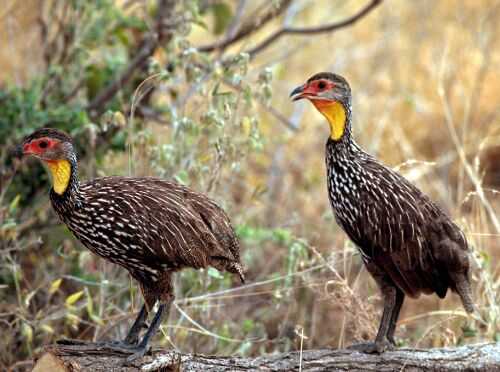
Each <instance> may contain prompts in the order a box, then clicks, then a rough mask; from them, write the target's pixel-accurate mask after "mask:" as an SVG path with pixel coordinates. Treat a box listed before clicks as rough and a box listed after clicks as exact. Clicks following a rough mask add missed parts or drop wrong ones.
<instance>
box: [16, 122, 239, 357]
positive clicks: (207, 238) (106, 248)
mask: <svg viewBox="0 0 500 372" xmlns="http://www.w3.org/2000/svg"><path fill="white" fill-rule="evenodd" d="M17 154H18V156H23V155H24V156H27V155H30V156H34V157H36V158H38V159H40V160H41V161H42V162H43V163H45V165H46V166H47V168H48V170H49V172H50V174H51V176H52V177H51V178H52V182H53V185H52V189H51V191H50V200H51V202H52V206H53V208H54V210H55V212H56V213H57V215H58V216H59V218H60V219H61V221H62V222H64V223H65V224H66V226H68V228H69V229H70V230H71V232H72V233H73V234H74V235H75V237H76V238H77V239H78V240H80V241H81V242H82V243H83V245H85V246H86V247H87V248H88V249H89V250H90V251H92V252H93V253H95V254H97V255H98V256H101V257H103V258H105V259H106V260H108V261H111V262H113V263H115V264H118V265H120V266H122V267H124V268H125V269H127V270H128V272H129V273H130V275H131V276H132V277H133V278H134V279H135V280H137V281H138V282H139V285H140V288H141V292H142V295H143V297H144V305H143V307H142V309H141V310H140V312H139V314H138V316H137V319H136V320H135V322H134V323H133V325H132V327H131V328H130V330H129V332H128V335H127V336H126V338H125V339H124V340H123V341H111V342H101V343H99V345H101V346H102V345H105V346H106V347H109V348H111V349H113V350H117V351H119V352H123V353H126V354H131V355H129V357H128V360H129V361H132V360H134V359H137V358H140V357H142V356H143V355H144V354H145V353H146V351H147V350H148V344H149V341H150V339H151V337H152V336H153V335H154V334H155V333H156V331H157V330H158V327H159V326H160V323H161V320H162V318H164V317H167V316H168V312H169V308H170V305H171V303H172V301H173V299H174V293H173V290H172V274H173V273H174V272H176V271H178V270H180V269H182V268H185V267H192V268H196V269H200V268H205V267H208V266H213V267H215V268H217V269H218V270H221V271H223V270H225V271H228V272H231V273H235V274H238V275H239V277H240V279H241V281H242V282H243V281H244V274H243V267H242V265H241V263H240V254H239V244H238V240H237V238H236V236H235V233H234V231H233V228H232V227H231V223H230V221H229V218H228V217H227V215H226V214H225V213H224V211H223V210H222V209H221V208H220V207H219V206H218V205H217V204H216V203H215V202H214V201H213V200H211V199H209V198H208V197H207V196H205V195H203V194H200V193H197V192H195V191H193V190H191V189H189V188H187V187H185V186H182V185H179V184H177V183H174V182H168V181H165V180H163V179H159V178H152V177H141V178H134V177H103V178H96V179H93V180H91V181H87V182H82V183H80V182H79V180H78V172H77V157H76V153H75V148H74V146H73V141H72V139H71V137H69V136H68V135H67V134H66V133H64V132H61V131H59V130H56V129H50V128H42V129H39V130H37V131H35V132H34V133H33V134H31V135H29V136H27V137H26V138H25V139H24V140H23V142H22V143H21V144H20V145H19V146H18V147H17ZM157 302H159V307H158V310H157V312H156V314H155V316H154V318H153V320H152V322H151V324H150V326H149V327H148V328H147V331H146V333H145V335H144V336H143V338H142V339H141V340H140V339H139V336H140V331H141V329H142V328H145V327H146V320H147V317H148V313H149V312H150V311H151V310H152V309H153V307H154V306H155V304H156V303H157ZM82 343H84V342H82Z"/></svg>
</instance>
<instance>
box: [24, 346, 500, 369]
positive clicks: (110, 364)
mask: <svg viewBox="0 0 500 372" xmlns="http://www.w3.org/2000/svg"><path fill="white" fill-rule="evenodd" d="M124 361H125V356H123V355H118V354H113V353H110V352H109V351H108V352H106V351H103V350H96V349H95V348H94V349H91V348H90V347H86V346H78V347H75V346H65V345H52V346H48V347H47V348H46V350H45V351H44V352H43V353H42V354H41V356H40V357H39V358H38V360H37V361H36V364H35V368H34V369H33V371H34V372H40V371H50V372H76V371H78V372H87V371H89V372H90V371H93V372H100V371H129V372H132V371H149V372H153V371H162V372H166V371H183V372H191V371H213V372H215V371H216V372H220V371H232V372H233V371H268V372H271V371H300V370H302V371H332V372H335V371H353V372H356V371H377V372H386V371H387V372H388V371H405V372H417V371H431V372H432V371H436V372H437V371H439V372H449V371H468V372H483V371H484V372H486V371H487V372H495V371H500V343H486V344H477V345H469V346H461V347H457V348H440V349H427V350H426V349H398V350H395V351H389V352H386V353H384V354H382V355H368V354H361V353H359V352H356V351H351V350H326V349H323V350H306V351H304V352H303V353H302V357H301V354H300V352H298V351H294V352H289V353H284V354H276V355H266V356H261V357H257V358H243V357H237V356H234V357H228V356H205V355H194V354H182V353H177V352H173V351H162V350H154V351H153V352H152V353H151V355H147V356H145V357H144V358H143V359H141V360H138V361H136V362H134V363H133V364H132V365H130V366H124Z"/></svg>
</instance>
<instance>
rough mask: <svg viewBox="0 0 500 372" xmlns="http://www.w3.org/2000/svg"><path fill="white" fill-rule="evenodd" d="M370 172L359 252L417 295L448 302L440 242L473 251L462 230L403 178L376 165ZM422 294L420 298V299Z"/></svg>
mask: <svg viewBox="0 0 500 372" xmlns="http://www.w3.org/2000/svg"><path fill="white" fill-rule="evenodd" d="M365 169H367V171H368V172H370V173H371V174H373V175H374V177H373V178H372V179H371V180H372V182H371V183H370V187H367V188H365V189H364V190H363V191H362V197H361V199H362V200H361V205H362V206H363V208H361V211H360V213H361V220H362V221H364V222H365V223H364V224H358V225H360V227H359V230H360V231H357V232H356V231H353V234H354V235H356V236H357V239H358V242H357V244H358V246H359V247H360V248H361V249H362V251H363V253H364V254H365V255H366V256H368V257H370V258H374V259H378V260H379V261H380V264H381V265H383V266H384V269H385V270H386V271H387V272H388V273H389V274H390V276H391V278H392V279H393V280H394V281H396V282H397V283H398V284H400V286H401V287H403V288H407V289H408V293H409V294H411V293H412V290H416V289H420V290H424V291H425V290H431V289H432V290H433V291H436V292H437V293H438V295H442V296H444V295H445V293H446V289H447V287H448V284H447V283H448V279H447V277H446V273H443V272H442V269H443V268H444V267H442V265H441V263H442V262H441V261H442V260H441V259H438V256H439V250H440V249H441V246H440V242H441V241H443V240H446V239H451V240H453V241H456V242H457V247H459V249H467V243H466V241H465V238H464V236H463V234H462V233H461V231H460V229H459V228H458V227H457V226H456V225H455V224H454V223H453V222H452V221H451V220H450V218H449V217H448V216H447V215H446V214H445V213H444V212H443V211H442V210H441V209H440V208H439V207H438V206H437V205H436V204H435V203H433V202H432V201H431V200H430V199H429V198H428V197H427V196H426V195H425V194H423V193H422V192H421V191H420V190H419V189H417V188H416V187H415V186H414V185H412V184H411V183H410V182H408V181H407V180H406V179H405V178H404V177H402V176H401V175H400V174H398V173H397V172H395V171H393V170H391V169H389V168H386V167H384V166H383V165H381V164H380V163H378V162H376V161H372V162H367V164H366V165H365ZM415 294H417V293H415Z"/></svg>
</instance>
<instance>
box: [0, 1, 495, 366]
mask: <svg viewBox="0 0 500 372" xmlns="http://www.w3.org/2000/svg"><path fill="white" fill-rule="evenodd" d="M298 3H299V4H300V6H303V7H304V10H302V11H301V12H300V13H299V15H298V16H297V17H296V19H293V21H294V22H296V23H303V24H317V23H320V22H325V21H329V20H331V18H332V17H335V18H338V19H341V18H343V16H345V15H346V14H351V13H352V12H353V10H355V9H358V8H359V7H360V6H361V5H362V4H363V3H364V2H363V1H342V2H331V1H327V0H321V1H319V0H318V1H315V2H314V5H311V3H312V2H311V3H309V2H305V1H302V2H300V1H299V2H298ZM289 17H292V15H289ZM4 21H5V20H4V19H2V22H4ZM275 26H276V25H270V26H269V28H272V27H275ZM499 28H500V3H499V2H498V1H490V0H486V1H481V2H477V1H472V0H470V1H465V0H463V1H451V0H450V1H440V2H435V1H431V0H424V1H418V2H410V1H393V2H391V3H390V4H389V2H387V3H385V4H383V5H382V6H381V7H380V8H379V9H378V10H377V11H376V12H374V13H373V14H372V15H370V16H369V17H367V18H366V19H365V20H363V21H362V22H360V23H359V24H357V25H355V26H354V27H352V28H349V29H345V30H343V31H340V32H338V33H335V34H333V35H326V36H315V37H308V38H293V39H292V38H288V39H284V40H281V41H280V42H279V43H277V44H276V45H275V46H274V47H273V48H270V49H269V50H268V51H266V52H265V53H264V54H262V55H260V56H259V57H258V58H257V59H256V60H255V61H254V62H253V67H254V68H255V69H256V70H255V71H258V70H259V69H260V68H261V67H263V66H268V67H270V68H271V69H272V70H273V72H274V76H275V80H274V85H273V92H274V95H273V99H272V106H273V107H274V108H276V109H277V110H279V111H281V112H283V113H285V115H287V116H288V117H289V118H291V120H293V121H295V122H297V123H300V128H299V130H297V131H296V132H292V131H290V130H289V129H287V128H286V127H284V126H283V125H282V124H281V123H278V122H277V121H276V120H275V118H274V117H273V116H272V115H270V114H269V113H268V111H267V110H265V109H262V110H261V124H260V125H261V129H262V132H263V133H264V134H265V141H266V144H265V148H264V151H263V152H261V153H256V154H255V156H253V157H251V158H250V159H249V160H248V162H249V164H248V166H247V167H246V168H245V172H244V173H241V174H240V175H239V176H238V178H237V179H234V178H231V175H230V174H224V175H223V178H222V179H221V181H220V183H221V185H222V186H221V190H223V191H224V193H223V196H220V195H219V200H222V199H224V200H225V204H226V205H227V206H228V208H229V213H230V215H232V216H234V217H233V219H235V223H236V224H241V223H243V222H245V223H247V224H254V225H256V226H266V227H273V228H275V227H283V228H287V229H291V231H293V235H294V236H296V237H301V238H302V239H303V241H301V244H302V247H303V249H302V250H301V251H299V252H298V253H297V252H295V253H294V252H292V251H291V249H287V248H286V247H284V246H283V245H280V244H279V243H276V242H273V241H259V242H254V243H252V242H251V241H247V242H246V244H245V246H244V250H245V253H244V259H245V260H246V263H247V266H248V267H249V273H248V278H249V284H247V285H245V286H242V287H237V288H233V289H229V290H222V291H219V290H218V287H217V286H218V284H217V281H216V280H215V281H212V280H207V278H208V276H207V273H203V274H201V275H200V276H199V277H198V276H196V275H197V274H195V273H193V274H192V277H189V278H190V279H192V278H195V279H193V280H195V281H196V282H197V283H198V285H197V288H196V293H190V292H189V291H188V290H186V289H185V288H184V289H183V290H182V293H184V297H180V298H178V299H177V302H176V306H175V310H174V311H173V312H172V316H171V319H170V321H169V322H168V325H167V322H165V324H164V326H163V333H164V336H165V337H163V338H162V340H161V341H160V342H162V343H164V344H165V345H169V344H170V345H172V346H175V347H178V348H180V349H182V350H185V351H194V352H208V353H220V354H223V353H235V352H241V353H245V354H253V355H256V354H259V353H262V352H270V351H275V350H287V349H290V348H296V349H302V348H314V347H342V346H344V345H346V344H349V343H352V342H353V341H354V340H360V339H366V338H371V337H373V336H374V334H375V332H376V327H377V326H378V321H379V313H380V310H381V307H380V299H379V294H378V290H377V288H376V286H375V284H374V283H373V281H372V280H371V279H370V277H369V275H368V274H367V273H366V271H365V270H364V269H363V268H362V265H361V261H360V259H359V256H358V255H357V254H356V251H355V248H354V247H353V245H352V244H351V243H350V242H348V241H347V240H346V238H345V236H344V234H343V233H342V232H341V231H340V229H339V228H338V227H337V226H336V225H335V223H334V221H333V219H332V216H331V212H330V207H329V204H328V200H327V194H326V187H325V186H326V183H325V169H324V154H323V146H324V142H325V140H326V136H327V126H326V125H325V123H324V122H323V118H322V117H321V116H320V115H318V114H317V113H315V112H314V111H313V109H312V108H311V107H309V106H308V105H307V104H305V105H304V106H303V105H302V104H298V105H293V104H292V103H291V102H290V101H289V99H288V93H289V92H290V91H291V89H292V88H294V87H295V86H296V85H298V84H301V83H302V82H303V81H304V80H305V79H306V78H307V77H308V76H310V75H312V74H313V73H315V72H318V71H320V70H330V71H335V72H337V73H340V74H342V75H344V76H346V77H347V78H348V79H349V81H350V83H351V87H352V89H353V94H354V120H355V129H354V132H355V136H356V138H357V141H358V142H359V143H360V144H362V146H363V147H364V148H366V149H367V150H369V151H370V152H371V153H373V154H376V155H377V156H378V157H379V158H380V159H382V160H383V161H384V162H385V163H386V164H389V165H391V166H393V167H398V169H399V170H400V171H401V172H402V173H403V174H405V175H406V176H407V177H408V178H410V179H411V180H412V181H413V182H415V183H416V184H417V185H418V186H419V187H420V188H421V189H423V190H424V191H425V192H426V193H428V194H430V195H431V197H432V198H433V199H434V200H436V201H438V202H439V203H440V204H441V205H443V206H444V207H445V209H446V210H447V211H448V212H449V213H450V215H451V216H452V217H453V219H454V220H455V221H457V223H458V224H459V225H460V226H462V228H463V229H464V231H465V232H466V234H467V237H468V239H469V241H470V243H471V245H472V246H473V252H472V257H473V262H474V270H473V285H474V288H475V299H476V303H477V305H478V307H479V309H480V311H479V313H478V314H474V315H473V316H472V317H469V318H467V317H466V316H465V313H464V311H463V310H462V309H461V307H460V304H459V301H458V298H457V297H456V296H455V295H448V296H447V298H446V299H445V300H444V301H440V300H438V299H437V298H436V297H435V296H432V297H431V296H424V297H421V298H420V299H418V300H417V301H414V300H408V301H407V302H406V303H405V305H404V307H403V311H402V316H401V318H400V326H399V328H398V331H397V336H398V337H399V338H400V339H401V342H402V343H403V344H410V345H418V346H422V347H428V346H441V345H456V344H458V343H463V342H474V341H478V340H498V339H500V307H499V297H500V294H499V288H500V266H499V265H498V264H497V262H498V259H499V258H500V254H499V247H500V238H499V237H500V223H499V220H500V215H499V213H498V211H499V210H500V191H499V190H500V176H499V175H500V165H499V164H500V161H499V159H500V158H499V156H500V146H499V145H498V144H499V143H500V142H499V140H500V117H499V115H500V108H499V106H498V99H497V97H498V96H499V95H500V91H499V89H500V88H499V87H500V74H499V73H498V71H500V40H499V38H498V35H499V32H500V29H499ZM266 30H267V31H268V29H267V28H266V29H265V30H264V32H263V33H262V34H260V35H256V37H255V39H256V40H257V39H259V38H262V37H263V34H264V33H265V32H266ZM198 37H201V36H198V35H197V34H196V33H195V34H194V35H193V39H194V40H196V39H197V38H198ZM26 40H29V38H28V39H23V38H22V37H20V36H19V35H18V37H16V38H15V39H13V40H9V41H8V43H7V44H9V45H12V44H14V45H15V46H16V49H17V52H16V53H15V54H16V55H21V57H19V56H17V57H16V58H20V59H22V58H24V55H23V54H22V53H23V50H25V49H24V46H23V45H24V44H23V43H26V42H27V41H26ZM17 46H19V47H17ZM0 58H1V60H0V66H2V70H3V71H4V74H5V75H7V76H8V75H10V74H9V73H8V72H6V71H9V69H10V71H14V70H16V69H17V68H18V67H16V68H14V67H12V66H10V64H9V60H11V59H12V58H14V57H12V56H10V57H9V58H5V56H1V57H0ZM27 68H28V67H27ZM28 70H29V68H28ZM188 107H189V106H188ZM193 110H194V108H193ZM150 125H151V128H152V130H154V131H157V133H163V132H162V131H163V129H161V130H160V129H157V127H156V126H155V124H154V123H151V124H150ZM126 161H127V159H114V162H113V166H119V164H122V165H123V164H125V163H126ZM138 161H139V162H140V161H141V160H140V159H139V160H138ZM123 169H125V168H122V169H121V170H120V171H115V172H114V173H116V172H121V171H122V170H123ZM108 171H111V170H110V169H105V172H108ZM224 185H225V186H224ZM258 190H265V191H264V192H260V193H259V192H257V191H258ZM256 195H257V196H256ZM42 198H46V196H42ZM25 217H26V218H27V217H28V216H25ZM63 231H64V230H62V229H61V230H60V233H61V234H64V232H63ZM67 238H68V240H67V241H66V243H65V244H66V246H64V247H62V252H64V254H65V255H63V256H62V257H61V256H60V255H59V256H54V257H53V258H51V259H50V261H49V262H44V263H43V264H42V263H41V264H40V265H41V267H42V268H43V271H42V272H40V268H34V267H26V266H24V267H22V269H23V270H25V271H26V272H27V273H30V274H28V275H27V276H24V277H23V280H22V281H21V282H19V283H15V285H16V286H18V290H17V299H13V298H9V300H10V301H12V302H10V303H6V304H3V305H2V314H0V316H2V317H4V319H7V317H5V314H8V313H16V314H18V316H19V318H20V319H21V320H19V319H17V320H12V318H8V319H10V320H9V322H8V323H9V324H8V326H9V327H11V326H12V323H11V322H15V321H23V319H24V320H25V321H26V324H33V325H36V326H37V327H42V328H43V327H45V329H46V332H45V333H44V332H37V337H36V342H34V343H32V344H30V345H32V346H34V347H35V348H36V347H39V346H40V345H42V344H44V343H46V342H49V341H51V340H53V339H54V338H56V336H61V334H60V333H61V332H62V333H63V334H64V336H68V337H70V336H79V337H103V336H113V335H117V334H119V333H121V334H123V332H124V330H125V328H126V326H127V324H128V323H127V321H130V320H131V317H132V315H130V314H129V312H130V310H132V309H133V310H137V309H138V307H139V304H140V302H139V301H140V300H139V297H138V295H137V290H136V289H134V288H135V284H131V285H130V286H128V285H125V284H124V283H128V279H127V275H125V273H123V272H121V270H119V269H117V268H114V267H112V266H111V265H108V264H106V263H103V262H102V261H100V260H96V259H94V258H92V257H90V255H88V254H85V253H84V254H79V253H78V252H77V251H75V250H74V249H72V246H73V244H74V242H73V241H72V240H71V239H70V237H69V235H68V237H67ZM306 242H307V243H306ZM28 243H29V244H28ZM30 244H31V245H30ZM39 249H42V250H41V251H40V250H39ZM51 250H53V248H52V247H50V242H46V243H45V244H43V246H41V247H40V248H38V243H37V242H36V241H30V242H26V246H25V247H24V248H23V250H22V252H21V253H22V254H23V255H26V256H32V255H38V254H40V255H41V256H43V257H51V256H50V254H48V253H47V252H50V251H51ZM291 254H294V255H295V256H294V257H295V263H296V265H294V266H288V267H287V264H286V262H287V260H289V259H290V255H291ZM32 258H33V257H32ZM76 261H78V262H76ZM23 262H36V260H32V261H30V260H28V259H25V260H23ZM75 264H78V265H79V267H81V268H82V269H83V271H87V272H89V273H92V275H93V277H94V279H95V283H93V284H92V283H90V284H89V283H85V282H82V281H81V279H75V278H73V277H71V276H68V275H67V274H64V273H65V272H66V273H67V272H69V271H70V270H69V269H70V267H71V266H72V265H75ZM290 267H292V268H293V270H292V271H290ZM19 269H20V267H18V266H16V265H15V264H14V263H13V266H12V270H19ZM35 269H37V270H35ZM65 270H67V271H65ZM54 273H56V274H54ZM60 275H63V276H62V277H63V278H64V279H63V282H62V284H61V288H60V289H58V290H53V291H51V290H50V289H47V288H49V286H50V285H51V283H52V284H53V283H54V280H56V279H58V278H60ZM188 275H191V274H188ZM103 278H107V279H108V280H109V282H108V283H105V282H99V281H100V280H102V279H103ZM185 278H186V276H185V277H184V279H185ZM208 279H209V278H208ZM207 283H209V284H207ZM178 287H182V283H181V282H180V281H179V283H178ZM221 288H222V287H221ZM4 290H5V289H4V288H0V296H1V291H4ZM79 291H83V292H82V297H81V298H80V299H79V300H78V301H75V303H74V304H68V300H67V297H65V296H63V295H62V294H61V293H62V292H63V293H66V294H67V293H74V292H79ZM204 291H209V292H210V293H209V294H206V295H203V294H202V293H204ZM35 300H36V301H35ZM2 301H3V300H2ZM65 301H66V304H65ZM32 302H36V306H35V307H34V308H30V306H31V303H32ZM89 302H91V303H92V306H93V312H94V313H95V314H96V319H99V321H97V320H96V319H90V318H89V317H88V316H87V315H84V311H83V310H82V308H84V307H86V306H87V307H88V306H89ZM33 306H34V305H33ZM23 317H24V318H23ZM1 319H2V318H0V321H1ZM62 319H64V322H62V323H64V324H65V327H58V328H57V334H53V331H54V330H53V329H51V325H52V324H54V323H57V322H58V320H59V323H57V324H58V325H59V326H60V324H61V320H62ZM118 321H119V322H120V323H119V326H118V327H115V328H113V329H109V328H108V324H113V323H116V322H118ZM77 323H83V324H88V325H89V327H87V328H85V327H83V328H84V329H86V332H91V334H88V333H84V334H82V327H81V326H79V327H77V326H76V324H77ZM2 327H3V326H2ZM22 329H24V328H22ZM214 330H216V331H214ZM26 332H33V331H32V330H31V331H30V330H28V328H26ZM9 337H11V338H9ZM18 339H19V335H14V334H10V335H8V336H7V338H4V339H3V340H2V341H0V346H3V345H1V343H2V342H6V343H7V344H9V343H11V342H14V341H15V340H18ZM1 349H4V350H12V345H10V346H9V347H7V346H4V347H1ZM1 358H2V359H3V360H4V363H5V364H8V365H10V364H12V363H14V362H15V360H13V359H12V358H11V357H9V356H6V355H2V356H1Z"/></svg>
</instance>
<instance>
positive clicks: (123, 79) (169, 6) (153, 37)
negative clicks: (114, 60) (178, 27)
mask: <svg viewBox="0 0 500 372" xmlns="http://www.w3.org/2000/svg"><path fill="white" fill-rule="evenodd" d="M174 5H175V1H173V0H158V14H157V17H156V26H155V30H153V32H151V33H150V35H148V36H146V37H145V38H144V39H143V40H142V42H141V43H140V45H139V46H138V48H137V49H138V50H139V51H138V52H137V54H136V55H135V57H134V58H133V59H132V60H131V61H130V64H129V65H128V66H127V67H126V68H125V70H123V71H122V73H121V74H120V75H119V76H118V77H117V78H116V79H115V80H114V81H113V82H111V83H110V84H109V85H108V86H107V87H105V88H104V89H103V90H102V91H101V92H100V93H99V94H98V95H97V96H96V97H95V98H94V99H93V100H92V102H90V104H89V105H88V107H87V110H88V111H89V112H90V113H91V115H96V114H100V113H102V111H103V110H104V107H105V105H106V103H108V102H109V101H110V100H111V99H112V98H113V97H114V96H115V94H116V93H117V92H118V91H119V90H120V89H121V88H122V87H123V85H125V84H126V83H127V82H128V81H129V80H130V79H131V77H132V76H133V72H134V71H136V70H137V69H139V68H141V67H142V66H144V64H145V63H146V62H147V60H148V58H149V57H151V56H152V55H153V53H154V51H155V50H156V47H157V46H158V45H159V44H160V43H163V42H165V40H166V39H167V38H168V37H169V36H170V35H171V33H168V32H166V29H165V20H166V19H167V18H169V17H170V14H171V13H172V11H173V8H174Z"/></svg>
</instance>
